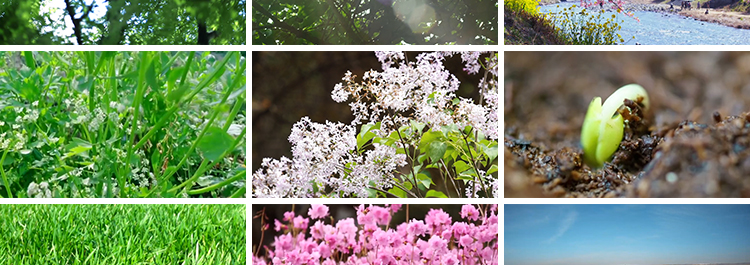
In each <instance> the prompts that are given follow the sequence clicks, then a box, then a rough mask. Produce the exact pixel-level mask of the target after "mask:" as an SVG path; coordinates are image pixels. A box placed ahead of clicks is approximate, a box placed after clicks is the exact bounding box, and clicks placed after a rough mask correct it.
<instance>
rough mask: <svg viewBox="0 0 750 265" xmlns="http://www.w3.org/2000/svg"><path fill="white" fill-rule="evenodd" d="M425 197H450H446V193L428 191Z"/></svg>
mask: <svg viewBox="0 0 750 265" xmlns="http://www.w3.org/2000/svg"><path fill="white" fill-rule="evenodd" d="M425 196H426V197H427V198H448V196H445V193H443V192H441V191H436V190H428V191H427V195H425Z"/></svg>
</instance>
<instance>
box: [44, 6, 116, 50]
mask: <svg viewBox="0 0 750 265" xmlns="http://www.w3.org/2000/svg"><path fill="white" fill-rule="evenodd" d="M94 1H96V3H97V5H96V7H95V8H94V9H92V11H91V13H90V14H89V17H90V18H91V19H94V20H96V19H99V18H102V17H104V15H105V14H106V13H107V6H109V4H108V3H106V2H104V0H84V1H83V2H84V3H85V4H86V5H90V4H91V3H92V2H94ZM72 2H73V3H80V1H72ZM82 11H83V10H81V9H80V8H79V10H76V12H77V13H76V17H80V16H81V14H82V13H81V12H82ZM40 13H41V14H43V15H44V14H47V13H49V14H50V18H51V21H49V22H50V23H56V22H57V23H59V22H60V18H64V19H65V27H64V29H59V30H56V31H55V32H54V33H53V34H55V36H60V37H66V38H67V39H68V40H70V42H71V43H75V42H76V41H75V36H73V21H72V20H70V16H68V13H67V11H65V1H62V0H44V1H42V6H41V8H40ZM50 30H51V29H50V28H42V31H43V32H44V31H50Z"/></svg>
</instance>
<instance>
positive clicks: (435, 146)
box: [427, 142, 448, 162]
mask: <svg viewBox="0 0 750 265" xmlns="http://www.w3.org/2000/svg"><path fill="white" fill-rule="evenodd" d="M447 149H448V145H447V144H445V143H443V142H432V143H430V146H429V148H427V154H428V155H429V156H430V159H432V162H437V161H440V159H441V158H443V155H444V154H445V150H447Z"/></svg>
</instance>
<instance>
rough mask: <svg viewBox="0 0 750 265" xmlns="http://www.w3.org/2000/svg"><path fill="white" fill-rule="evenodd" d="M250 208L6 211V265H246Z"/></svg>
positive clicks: (41, 207) (0, 229)
mask: <svg viewBox="0 0 750 265" xmlns="http://www.w3.org/2000/svg"><path fill="white" fill-rule="evenodd" d="M245 208H246V207H245V205H228V204H224V205H221V204H213V205H199V204H187V205H175V204H160V205H158V204H145V205H139V204H121V205H109V204H83V205H81V204H77V205H76V204H56V205H48V204H6V205H0V215H2V216H4V218H2V219H1V220H0V234H2V235H3V240H0V253H2V254H0V264H18V265H25V264H70V265H74V264H245V261H246V257H245V229H246V228H245V225H246V222H245Z"/></svg>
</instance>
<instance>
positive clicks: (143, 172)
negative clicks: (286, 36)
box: [0, 52, 246, 197]
mask: <svg viewBox="0 0 750 265" xmlns="http://www.w3.org/2000/svg"><path fill="white" fill-rule="evenodd" d="M0 58H2V59H0V177H2V178H1V179H0V196H3V197H188V196H201V197H241V196H245V166H244V161H245V150H244V146H245V139H244V138H245V102H246V100H245V82H246V81H245V67H246V66H245V59H244V57H242V56H240V55H239V54H238V53H236V52H228V53H209V52H205V53H201V54H196V53H195V52H189V53H187V52H23V53H19V52H0Z"/></svg>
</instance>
